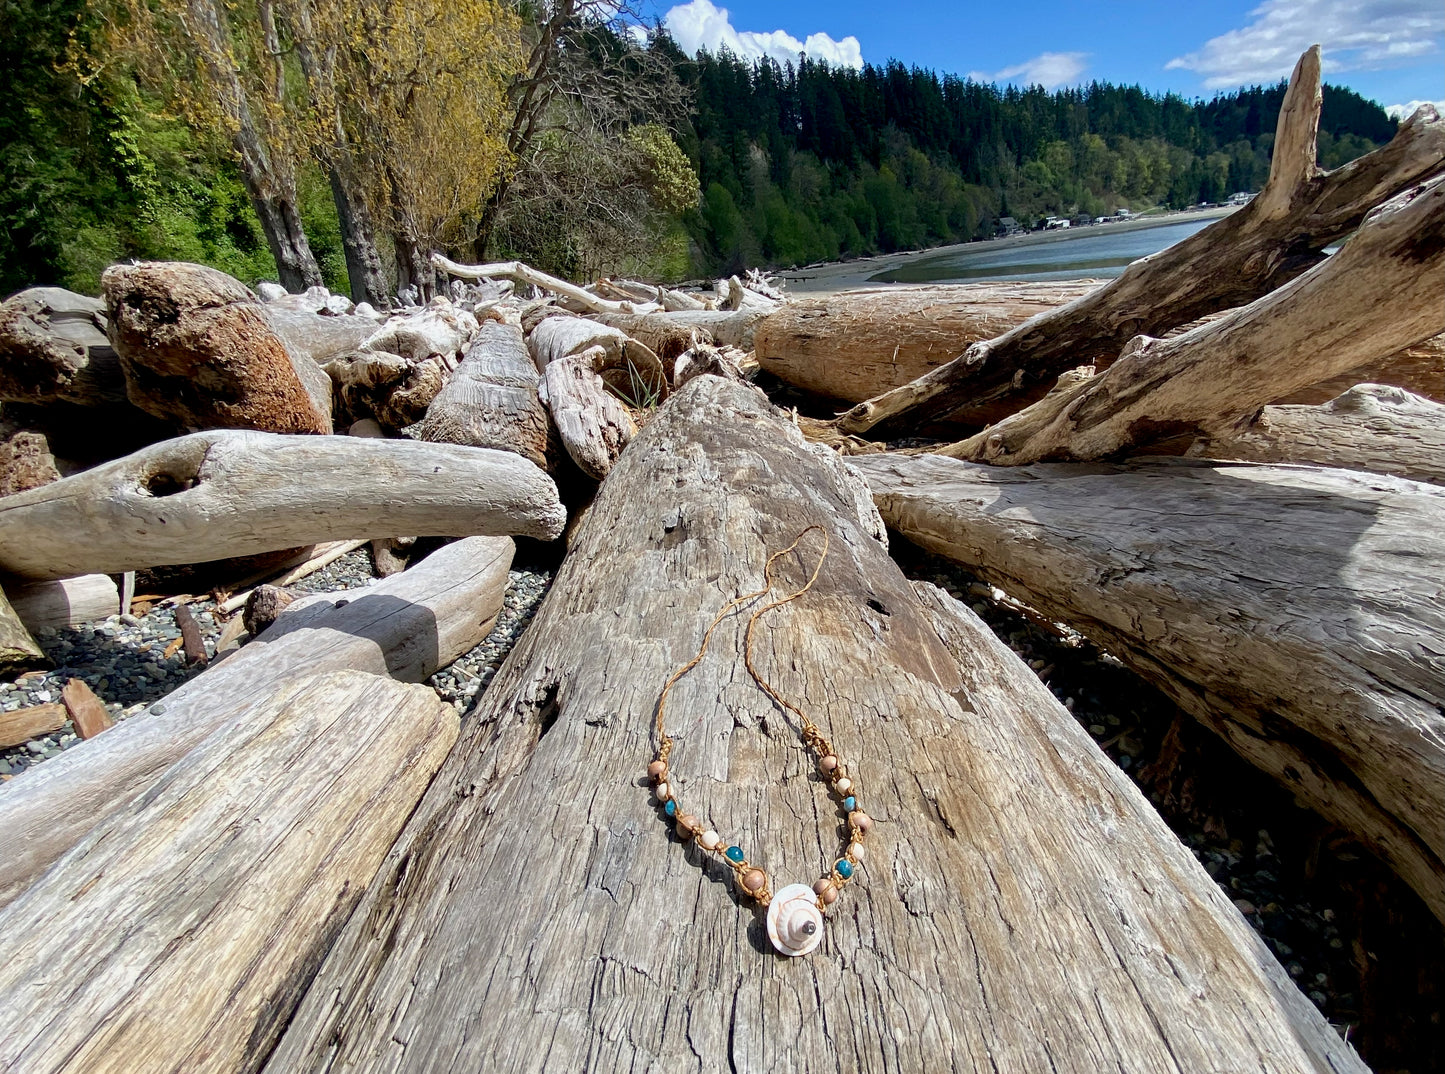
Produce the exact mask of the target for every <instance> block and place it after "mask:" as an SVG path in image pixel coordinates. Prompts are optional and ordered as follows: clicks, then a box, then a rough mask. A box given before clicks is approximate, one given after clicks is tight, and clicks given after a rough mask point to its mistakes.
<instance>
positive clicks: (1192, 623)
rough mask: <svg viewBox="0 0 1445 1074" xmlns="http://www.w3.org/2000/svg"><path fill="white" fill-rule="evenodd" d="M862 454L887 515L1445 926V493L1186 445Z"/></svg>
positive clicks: (864, 467) (858, 462)
mask: <svg viewBox="0 0 1445 1074" xmlns="http://www.w3.org/2000/svg"><path fill="white" fill-rule="evenodd" d="M853 461H854V462H855V463H856V465H857V466H858V468H859V469H860V470H862V471H863V473H864V475H865V476H866V477H867V479H868V481H869V483H870V484H871V485H872V487H873V492H874V497H875V500H876V502H877V504H878V506H879V508H880V510H881V511H882V512H883V516H884V518H885V519H887V521H888V524H889V525H890V526H891V527H892V528H894V529H895V530H897V531H898V532H899V533H901V534H903V535H904V536H906V537H908V538H909V539H910V540H912V541H914V542H916V543H918V544H920V545H922V546H923V547H925V548H928V549H931V550H933V551H935V552H939V553H941V554H943V555H946V556H949V557H951V558H953V559H957V560H958V561H959V562H961V563H964V564H965V565H967V566H968V567H969V569H970V570H972V571H975V572H976V573H978V574H979V575H980V576H981V577H983V578H985V579H986V580H988V581H990V582H992V583H994V584H996V585H997V586H999V587H1000V588H1002V589H1003V590H1004V591H1005V592H1007V593H1008V594H1009V595H1011V596H1013V597H1016V598H1018V599H1019V600H1022V601H1024V602H1025V603H1027V604H1029V605H1030V606H1032V607H1033V608H1036V609H1037V610H1038V611H1040V612H1041V613H1043V614H1044V615H1046V616H1048V617H1049V618H1050V619H1054V620H1060V621H1063V622H1066V623H1069V624H1071V625H1072V626H1074V627H1076V628H1077V629H1078V630H1079V631H1081V632H1082V633H1084V634H1085V635H1087V636H1088V637H1090V638H1092V639H1093V640H1094V641H1096V642H1097V643H1098V644H1099V645H1101V646H1102V647H1103V648H1105V649H1107V650H1108V651H1109V652H1111V653H1113V654H1115V655H1116V656H1118V657H1119V658H1120V659H1121V660H1124V661H1125V662H1127V663H1128V664H1129V665H1130V666H1132V667H1133V668H1134V669H1135V670H1137V671H1138V672H1139V673H1140V674H1141V675H1143V676H1144V677H1145V678H1147V679H1149V680H1151V681H1152V682H1154V683H1156V684H1157V685H1158V686H1159V687H1160V688H1161V689H1162V690H1164V692H1165V693H1167V694H1168V695H1169V696H1170V697H1172V698H1174V699H1175V700H1176V701H1177V702H1178V703H1179V704H1180V705H1181V706H1182V707H1183V708H1184V709H1185V710H1187V711H1188V712H1190V713H1192V714H1193V715H1194V716H1195V717H1196V718H1198V719H1199V720H1200V721H1201V722H1203V723H1204V724H1205V725H1206V726H1208V727H1210V728H1211V729H1213V730H1214V731H1216V732H1217V733H1218V734H1219V735H1221V736H1222V737H1223V738H1224V739H1225V740H1226V741H1227V742H1229V744H1230V745H1231V746H1233V747H1234V748H1235V749H1236V750H1237V751H1238V752H1239V753H1240V754H1241V755H1242V756H1244V757H1245V758H1246V759H1247V760H1249V761H1250V762H1252V763H1253V764H1255V765H1256V766H1257V767H1259V768H1261V769H1263V770H1264V771H1266V772H1268V773H1270V774H1271V775H1273V776H1274V777H1275V778H1277V779H1279V780H1280V781H1281V782H1282V783H1284V784H1285V786H1287V787H1288V788H1289V789H1290V790H1291V791H1293V792H1294V793H1295V795H1297V796H1298V797H1299V799H1300V800H1302V801H1304V802H1306V803H1308V804H1309V805H1310V806H1311V807H1312V808H1313V809H1315V810H1316V811H1318V812H1319V813H1320V815H1321V816H1323V817H1325V818H1326V819H1328V820H1330V821H1332V822H1334V823H1335V824H1338V825H1340V826H1341V827H1343V828H1346V829H1348V830H1349V831H1351V832H1354V833H1355V834H1356V835H1358V836H1359V837H1360V838H1361V839H1363V840H1364V841H1365V842H1366V843H1368V844H1369V845H1370V846H1372V847H1374V849H1375V850H1376V851H1377V852H1378V853H1379V855H1380V857H1381V858H1382V859H1383V860H1384V861H1385V862H1386V863H1387V864H1388V865H1389V866H1390V867H1391V868H1393V869H1394V870H1395V871H1396V872H1397V873H1399V875H1400V876H1401V877H1402V878H1403V879H1404V880H1405V881H1406V882H1407V883H1409V884H1410V886H1411V887H1413V888H1414V889H1415V890H1416V891H1417V892H1418V893H1419V894H1420V897H1421V898H1422V899H1424V901H1425V902H1426V904H1427V905H1428V906H1429V907H1430V909H1431V910H1432V911H1433V912H1434V913H1435V914H1436V915H1437V916H1438V917H1440V918H1441V919H1442V920H1445V606H1442V602H1441V579H1442V578H1445V490H1441V489H1438V488H1436V487H1434V486H1432V485H1425V484H1420V483H1418V482H1414V481H1402V480H1397V479H1394V478H1388V477H1379V476H1371V475H1363V474H1355V473H1350V472H1347V471H1342V470H1324V469H1313V468H1310V467H1285V466H1230V465H1211V464H1206V463H1199V462H1186V461H1183V460H1157V461H1155V462H1152V463H1140V464H1137V465H1135V466H1131V467H1128V468H1112V467H1100V466H1092V467H1089V468H1087V469H1085V468H1081V467H1063V466H1038V467H1030V468H1027V469H1022V470H1013V469H1005V470H1000V469H996V468H992V467H980V466H976V465H972V464H969V463H963V462H959V461H956V460H953V459H941V458H937V457H934V456H922V457H916V458H902V457H897V456H879V455H869V456H865V457H863V458H859V459H856V460H853Z"/></svg>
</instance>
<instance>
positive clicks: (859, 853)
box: [848, 843, 863, 861]
mask: <svg viewBox="0 0 1445 1074" xmlns="http://www.w3.org/2000/svg"><path fill="white" fill-rule="evenodd" d="M848 857H850V858H852V859H853V860H854V861H862V860H863V844H862V843H849V844H848Z"/></svg>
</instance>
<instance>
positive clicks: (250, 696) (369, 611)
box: [0, 537, 513, 906]
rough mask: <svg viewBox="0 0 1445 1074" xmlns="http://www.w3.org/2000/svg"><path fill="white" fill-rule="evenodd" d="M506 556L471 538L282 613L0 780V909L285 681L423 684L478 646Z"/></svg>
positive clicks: (499, 541)
mask: <svg viewBox="0 0 1445 1074" xmlns="http://www.w3.org/2000/svg"><path fill="white" fill-rule="evenodd" d="M512 552H513V546H512V542H511V541H510V540H508V539H507V538H505V537H472V538H469V539H468V540H465V541H458V542H456V543H455V544H450V545H447V546H446V547H444V548H441V549H438V550H437V551H436V552H433V553H432V554H431V555H430V556H428V557H427V558H426V559H425V560H423V561H422V562H421V563H419V564H417V565H416V566H415V567H412V568H411V569H410V570H408V571H406V572H405V573H404V574H399V575H397V576H396V577H394V578H388V579H387V580H386V581H384V582H379V583H377V584H376V585H374V586H371V587H370V588H368V589H366V590H364V591H360V592H358V591H357V590H347V591H345V592H342V593H336V594H331V595H329V596H328V597H327V598H324V599H323V600H321V601H319V602H317V603H314V604H310V605H308V606H307V607H305V608H299V609H287V610H286V611H284V612H282V613H281V615H280V616H279V617H278V618H277V621H276V623H275V624H274V625H273V626H272V627H271V629H269V630H267V631H266V632H265V633H263V634H262V635H261V636H260V637H258V638H256V639H254V640H253V641H252V642H251V643H250V644H249V645H247V646H245V647H244V648H243V649H241V650H240V651H239V652H237V653H235V654H233V655H231V656H228V657H227V658H226V659H225V660H223V661H221V662H220V663H218V664H216V665H214V666H213V667H210V668H208V669H207V670H206V671H204V672H202V673H201V674H200V675H197V676H196V677H195V678H194V679H191V680H190V681H189V682H187V683H186V684H185V685H183V686H181V687H180V688H178V689H176V690H174V691H172V692H171V693H170V694H169V695H167V696H166V697H164V698H162V699H161V700H160V701H158V702H156V703H155V704H153V705H151V707H150V708H148V709H146V710H145V711H144V712H141V713H138V714H136V715H134V716H132V717H131V718H130V719H128V720H125V721H123V722H122V723H120V724H118V725H117V726H116V727H115V728H114V729H113V730H111V731H108V732H106V734H105V737H104V740H103V741H102V742H100V743H98V744H96V745H94V746H92V745H90V744H89V743H86V744H84V745H80V746H73V747H71V748H70V749H68V750H65V751H64V752H63V753H61V754H60V756H58V757H54V758H52V759H51V760H49V761H46V762H45V763H44V764H43V765H37V766H35V767H34V768H29V769H26V770H25V771H24V772H22V773H21V774H20V775H19V776H17V777H16V778H15V779H13V780H11V781H10V782H8V783H6V784H4V786H0V816H4V818H5V823H4V824H3V825H0V861H4V862H5V865H6V867H5V869H4V871H3V872H0V906H4V905H5V904H6V903H8V902H10V901H11V900H12V899H14V898H15V897H16V896H17V895H18V894H19V893H20V892H21V891H23V890H25V887H26V886H27V885H28V884H29V883H30V882H31V881H32V880H34V879H35V877H37V876H39V875H40V874H41V873H42V872H43V871H44V870H45V869H46V868H47V867H48V866H49V865H50V864H51V863H52V862H54V861H55V860H56V859H57V858H59V857H60V856H61V855H62V854H64V853H65V852H66V851H68V850H69V849H70V848H71V847H73V846H74V845H75V844H76V843H77V842H78V841H79V840H80V839H81V838H82V837H83V836H84V835H85V833H86V832H88V831H90V829H91V828H92V827H93V826H94V825H95V823H96V822H97V821H98V820H100V819H101V818H102V817H104V816H105V815H106V814H107V813H108V812H109V811H110V810H111V809H112V808H114V807H115V806H116V805H118V804H120V803H122V802H125V801H128V800H129V799H130V798H131V797H132V796H134V795H135V794H137V793H138V792H140V791H144V790H145V789H147V788H148V787H150V786H152V785H153V784H154V783H155V781H156V779H157V777H158V776H159V775H160V773H161V772H163V771H164V770H165V768H166V767H167V766H168V765H170V764H172V763H173V762H174V761H176V760H178V759H179V758H181V757H182V756H184V755H185V754H186V753H187V752H188V751H189V750H191V749H193V748H194V747H195V746H196V745H197V744H198V743H200V742H201V741H202V740H203V739H204V738H205V737H206V736H207V735H209V734H211V733H212V732H213V731H215V730H216V729H217V728H219V727H223V726H225V725H226V724H228V723H229V722H230V721H232V720H234V719H235V717H236V715H237V714H238V713H240V712H242V711H243V710H245V708H246V707H247V706H249V705H252V704H255V703H256V702H257V700H258V699H259V698H262V697H265V696H266V695H267V694H269V693H271V692H272V691H273V690H275V689H276V688H277V687H278V686H279V685H280V684H282V683H285V682H289V681H292V680H294V679H297V678H299V677H302V676H307V675H318V674H321V673H323V672H327V671H340V670H355V671H364V672H368V673H369V674H373V675H389V676H390V677H391V678H394V679H399V680H401V681H403V682H422V681H424V680H425V679H426V678H427V677H428V676H430V675H432V674H433V673H434V672H436V671H437V669H438V668H441V667H445V666H446V665H448V664H450V663H451V662H452V661H454V660H455V659H456V658H457V657H459V656H461V655H462V654H463V653H465V652H469V651H470V650H471V649H473V648H475V647H476V646H477V645H480V644H481V642H482V640H483V639H485V638H486V636H487V635H488V634H489V633H490V632H491V629H492V626H493V624H494V623H495V622H496V619H497V613H498V612H499V611H500V610H501V608H502V597H503V595H504V594H505V593H506V588H507V568H508V567H510V566H511V563H512Z"/></svg>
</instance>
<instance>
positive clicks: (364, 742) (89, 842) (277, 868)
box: [0, 672, 457, 1074]
mask: <svg viewBox="0 0 1445 1074" xmlns="http://www.w3.org/2000/svg"><path fill="white" fill-rule="evenodd" d="M456 735H457V716H456V713H455V712H453V711H452V709H451V707H450V706H449V705H446V704H444V703H443V702H442V701H440V700H439V699H438V698H437V696H436V693H435V692H434V691H432V690H429V689H427V688H425V687H422V686H408V685H403V684H401V683H396V682H392V681H390V680H387V679H379V678H378V677H376V676H374V675H363V674H360V673H357V672H336V673H332V674H329V675H323V676H317V677H307V678H304V679H301V680H299V681H295V682H291V683H286V684H284V685H281V686H279V687H277V688H276V689H274V690H273V691H272V692H271V693H270V694H269V695H268V696H266V697H264V698H261V699H258V700H256V701H255V702H253V703H252V704H251V705H249V706H247V707H246V709H245V710H244V711H242V712H240V713H238V714H237V715H236V717H235V719H234V720H233V721H232V722H231V723H230V725H229V726H228V727H226V728H225V729H224V730H222V731H220V732H218V733H217V734H215V735H213V736H212V737H211V738H210V739H208V740H207V741H206V742H205V743H204V744H202V745H201V746H199V747H198V748H197V749H196V750H194V751H193V752H192V753H190V754H188V755H187V756H186V757H185V758H183V759H182V760H180V761H179V762H177V763H176V764H175V765H174V766H172V767H171V768H170V769H169V770H168V771H167V772H165V774H164V775H162V776H161V777H160V778H159V779H158V780H157V781H156V783H155V786H154V787H153V788H151V790H150V791H148V792H147V793H146V794H143V795H139V796H137V797H135V798H134V799H132V800H131V801H129V802H126V803H122V804H120V807H119V808H118V809H116V810H115V811H114V812H112V813H111V814H110V815H109V816H107V817H106V818H105V819H104V820H102V821H101V822H100V823H99V824H97V825H96V827H95V830H94V831H92V832H91V833H90V835H89V836H87V837H86V838H85V839H84V840H83V841H82V842H81V843H80V844H79V845H77V846H76V847H75V849H74V850H72V851H71V852H70V853H69V854H67V855H66V856H65V857H64V858H62V859H61V860H60V861H58V862H57V863H56V864H55V866H54V868H52V869H51V870H50V871H49V872H47V873H46V875H45V876H44V877H42V878H41V879H39V880H38V881H37V882H36V883H35V884H34V885H33V886H32V887H31V888H30V890H29V891H27V892H26V893H25V894H24V895H23V896H21V897H20V898H19V899H17V900H16V901H15V902H13V903H11V904H10V905H9V906H7V907H6V908H5V909H4V910H3V911H0V1069H5V1070H16V1071H19V1070H24V1071H27V1072H29V1074H60V1072H75V1074H80V1072H85V1074H133V1072H137V1071H147V1072H151V1074H160V1072H174V1074H183V1072H184V1074H198V1072H203V1071H213V1072H215V1074H233V1072H235V1071H243V1070H254V1069H255V1068H256V1067H257V1066H259V1057H260V1056H262V1055H264V1054H265V1053H266V1051H267V1050H268V1049H269V1046H270V1044H271V1042H272V1041H274V1040H275V1038H276V1037H277V1036H278V1035H279V1034H280V1031H281V1029H282V1028H283V1027H284V1026H285V1024H286V1019H287V1016H288V1015H289V1013H290V1011H291V1010H292V1009H293V1008H294V1006H295V1004H296V1002H297V1000H298V999H299V998H300V996H301V993H302V992H303V991H304V990H305V987H306V984H307V982H308V980H309V978H310V974H311V972H312V970H313V968H314V966H315V964H316V962H317V961H318V960H319V959H320V958H321V956H322V955H323V954H324V953H325V951H326V949H327V947H328V946H329V945H330V943H331V940H332V937H333V936H334V935H335V933H336V931H337V929H338V928H339V927H340V926H341V925H342V923H343V922H345V920H346V918H347V916H348V914H349V913H350V911H351V908H352V906H354V905H355V903H356V901H357V899H358V898H360V896H361V893H362V892H363V891H364V890H365V888H366V885H367V884H368V883H370V881H371V878H372V876H373V875H374V874H375V872H376V869H377V866H378V865H379V864H380V863H381V860H382V857H383V855H384V854H385V853H386V850H387V848H388V847H390V845H391V843H392V840H393V839H394V838H395V837H396V834H397V832H398V831H399V830H400V828H401V826H402V824H403V823H404V822H405V821H406V818H407V817H408V816H409V815H410V813H411V811H412V809H413V807H414V806H415V805H416V802H417V799H419V798H420V797H421V794H422V791H424V790H425V789H426V786H427V784H428V783H429V782H430V781H431V777H432V775H433V774H434V773H435V772H436V769H437V767H438V766H439V765H440V764H441V761H442V758H444V757H445V756H446V754H447V750H448V749H450V747H451V745H452V743H453V742H454V741H455V740H456Z"/></svg>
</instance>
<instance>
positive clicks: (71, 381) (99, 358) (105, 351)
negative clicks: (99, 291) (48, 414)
mask: <svg viewBox="0 0 1445 1074" xmlns="http://www.w3.org/2000/svg"><path fill="white" fill-rule="evenodd" d="M105 322H106V314H105V306H104V304H103V303H102V302H101V301H100V299H98V298H88V297H86V296H85V295H78V294H76V293H75V292H74V291H67V290H65V289H64V288H60V287H32V288H30V289H29V290H26V291H21V292H20V293H19V294H16V295H13V296H12V297H10V298H9V299H7V300H6V301H5V302H3V303H0V399H4V400H7V401H10V402H19V403H55V402H67V403H79V404H81V405H83V406H99V405H104V404H116V403H124V402H125V377H124V376H123V374H122V373H121V368H120V360H119V358H118V357H117V356H116V353H115V350H114V348H112V347H111V344H110V340H108V339H107V338H106V334H105Z"/></svg>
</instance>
